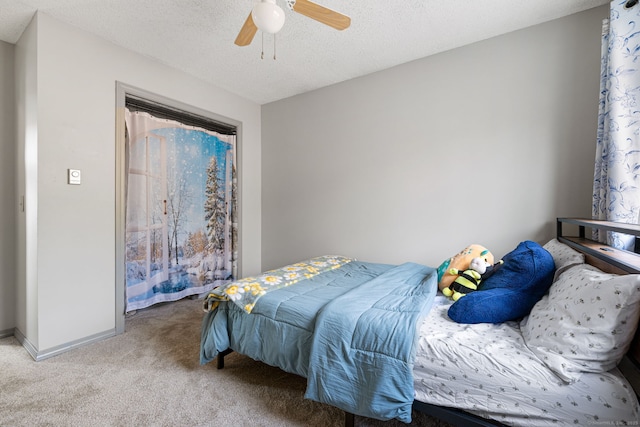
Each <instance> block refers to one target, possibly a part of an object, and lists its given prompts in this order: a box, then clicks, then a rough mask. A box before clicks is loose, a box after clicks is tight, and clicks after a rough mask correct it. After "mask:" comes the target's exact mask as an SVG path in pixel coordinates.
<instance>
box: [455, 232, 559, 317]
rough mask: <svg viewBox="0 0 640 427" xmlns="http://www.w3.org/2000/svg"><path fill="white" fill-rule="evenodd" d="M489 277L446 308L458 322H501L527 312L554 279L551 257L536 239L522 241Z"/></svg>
mask: <svg viewBox="0 0 640 427" xmlns="http://www.w3.org/2000/svg"><path fill="white" fill-rule="evenodd" d="M503 260H504V265H502V266H501V267H500V268H499V269H498V270H497V271H496V272H495V273H494V274H493V275H492V276H490V277H488V278H487V279H486V280H483V281H482V282H480V286H479V287H478V290H477V291H475V292H471V293H469V294H467V295H465V296H464V297H462V298H460V299H459V300H458V301H456V302H455V303H453V304H452V305H451V307H449V311H448V313H449V317H450V318H451V319H452V320H454V321H456V322H458V323H502V322H506V321H508V320H516V319H519V318H521V317H524V316H526V315H527V314H529V312H530V311H531V309H532V308H533V306H534V305H535V304H536V303H537V302H538V301H539V300H540V299H541V298H542V296H543V295H544V294H545V293H546V292H547V290H548V289H549V287H550V286H551V282H553V274H554V272H555V264H554V263H553V257H552V256H551V254H550V253H549V252H547V250H546V249H544V248H543V247H542V246H540V245H539V244H538V243H536V242H531V241H528V240H527V241H524V242H521V243H520V244H519V245H518V246H517V247H516V248H515V249H514V250H513V251H511V252H509V253H508V254H507V255H505V256H504V258H503Z"/></svg>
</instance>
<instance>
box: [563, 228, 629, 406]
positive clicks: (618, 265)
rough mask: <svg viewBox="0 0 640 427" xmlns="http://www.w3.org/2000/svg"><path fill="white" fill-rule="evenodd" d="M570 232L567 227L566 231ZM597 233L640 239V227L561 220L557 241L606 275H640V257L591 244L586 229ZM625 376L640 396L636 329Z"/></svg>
mask: <svg viewBox="0 0 640 427" xmlns="http://www.w3.org/2000/svg"><path fill="white" fill-rule="evenodd" d="M564 225H570V227H571V226H572V227H573V228H574V231H576V233H575V235H566V232H567V230H566V228H565V227H563V226H564ZM567 228H568V227H567ZM586 228H590V229H592V230H593V229H598V230H600V231H602V232H607V231H614V232H618V233H622V234H628V235H632V236H635V237H636V239H638V238H640V225H638V224H622V223H618V222H611V221H600V220H594V219H580V218H558V219H557V239H558V241H559V242H562V243H564V244H566V245H568V246H571V247H572V248H574V249H575V250H577V251H579V252H582V253H583V254H585V258H586V261H587V263H589V264H591V265H593V266H595V267H597V268H599V269H600V270H602V271H605V272H607V273H615V274H640V254H638V253H635V252H630V251H625V250H621V249H616V248H613V247H611V246H608V245H605V244H603V243H600V242H596V241H594V240H592V239H591V238H590V237H591V234H589V235H587V233H586V231H585V229H586ZM619 368H620V370H621V371H622V372H623V374H624V376H625V377H627V379H628V380H629V382H630V383H631V385H632V386H633V388H634V390H635V392H636V394H637V395H638V396H640V328H638V327H636V333H635V338H634V340H633V342H632V343H631V347H630V348H629V351H628V353H627V356H626V357H625V358H624V359H623V361H622V362H621V363H620V365H619Z"/></svg>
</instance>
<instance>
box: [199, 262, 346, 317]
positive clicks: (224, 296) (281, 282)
mask: <svg viewBox="0 0 640 427" xmlns="http://www.w3.org/2000/svg"><path fill="white" fill-rule="evenodd" d="M351 261H354V259H353V258H346V257H343V256H339V255H325V256H320V257H316V258H311V259H308V260H306V261H302V262H298V263H296V264H291V265H287V266H285V267H282V268H278V269H276V270H270V271H267V272H265V273H263V274H261V275H260V276H256V277H246V278H244V279H240V280H237V281H235V282H231V283H228V284H226V285H222V286H219V287H217V288H215V289H213V290H212V291H211V292H210V293H209V295H207V298H206V299H205V304H204V308H205V311H211V310H215V309H216V308H217V307H218V304H219V303H220V301H232V302H233V303H235V304H236V305H238V306H239V307H240V308H241V309H243V310H244V311H246V312H247V313H251V310H253V307H254V305H255V304H256V301H258V299H259V298H260V297H261V296H263V295H265V294H266V293H267V292H269V291H272V290H275V289H280V288H284V287H286V286H291V285H293V284H294V283H297V282H299V281H300V280H303V279H309V278H311V277H313V276H316V275H318V274H320V273H323V272H325V271H328V270H333V269H336V268H340V267H342V266H343V265H345V264H348V263H350V262H351Z"/></svg>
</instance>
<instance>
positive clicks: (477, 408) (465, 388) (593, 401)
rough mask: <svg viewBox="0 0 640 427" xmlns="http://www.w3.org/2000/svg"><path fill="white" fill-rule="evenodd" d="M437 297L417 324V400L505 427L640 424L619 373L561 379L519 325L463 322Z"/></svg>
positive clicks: (634, 401) (631, 395)
mask: <svg viewBox="0 0 640 427" xmlns="http://www.w3.org/2000/svg"><path fill="white" fill-rule="evenodd" d="M450 304H451V301H450V300H448V299H446V298H445V297H444V296H441V295H439V296H437V297H436V301H435V303H434V306H433V308H432V310H431V312H430V313H429V314H428V315H427V316H426V317H425V319H424V321H423V322H422V323H421V326H420V338H419V342H418V347H417V348H418V351H417V355H416V360H415V366H414V387H415V399H416V400H419V401H421V402H425V403H429V404H433V405H438V406H446V407H455V408H458V409H462V410H465V411H467V412H470V413H473V414H475V415H478V416H481V417H483V418H491V419H494V420H497V421H499V422H501V423H503V424H506V425H522V426H558V425H572V426H575V425H581V426H586V425H638V416H639V415H638V400H637V398H636V395H635V393H634V391H633V389H632V388H631V385H630V384H629V382H628V381H627V380H626V379H625V378H624V376H623V375H622V374H621V373H620V371H618V369H613V370H611V371H609V372H605V373H598V374H595V373H593V374H591V373H590V374H583V375H582V376H581V377H580V379H579V380H578V381H576V382H574V383H573V384H567V383H565V382H563V381H562V380H561V379H560V378H558V377H557V376H556V375H555V374H554V373H553V372H552V371H551V370H549V369H548V368H547V367H546V365H544V364H543V363H542V361H540V360H539V359H538V358H537V357H536V356H535V355H534V354H533V353H532V352H531V351H530V350H529V349H528V347H527V346H526V345H525V343H524V341H523V338H522V335H521V333H520V327H519V323H518V322H505V323H501V324H487V323H483V324H474V325H469V324H459V323H455V322H453V321H452V320H451V319H449V317H448V316H447V310H448V308H449V306H450Z"/></svg>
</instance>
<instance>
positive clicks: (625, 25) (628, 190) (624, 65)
mask: <svg viewBox="0 0 640 427" xmlns="http://www.w3.org/2000/svg"><path fill="white" fill-rule="evenodd" d="M635 3H636V2H635V1H627V0H624V1H621V0H614V1H612V2H611V5H610V15H609V18H608V19H605V20H604V22H603V28H602V50H601V53H602V58H601V59H602V63H601V72H600V103H599V111H598V132H597V146H596V158H595V171H594V183H593V212H592V214H593V218H594V219H602V220H608V221H615V222H623V223H638V215H639V213H640V191H639V182H638V181H639V180H638V174H639V172H640V144H639V139H638V138H639V135H638V134H639V131H640V128H639V120H640V69H639V67H640V61H639V58H638V56H639V53H640V19H639V18H640V5H635ZM593 238H594V239H596V240H598V241H601V242H606V243H607V244H609V245H611V246H614V247H616V248H619V249H629V250H630V249H633V244H634V238H633V237H632V236H628V235H624V234H620V233H611V232H609V233H600V234H599V233H598V232H597V231H594V233H593Z"/></svg>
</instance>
